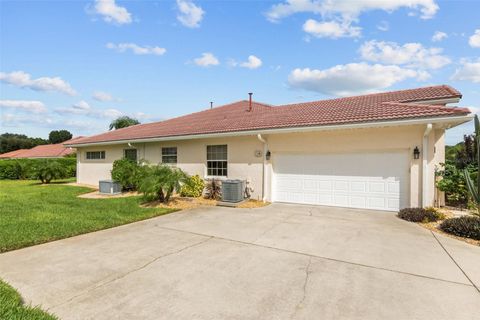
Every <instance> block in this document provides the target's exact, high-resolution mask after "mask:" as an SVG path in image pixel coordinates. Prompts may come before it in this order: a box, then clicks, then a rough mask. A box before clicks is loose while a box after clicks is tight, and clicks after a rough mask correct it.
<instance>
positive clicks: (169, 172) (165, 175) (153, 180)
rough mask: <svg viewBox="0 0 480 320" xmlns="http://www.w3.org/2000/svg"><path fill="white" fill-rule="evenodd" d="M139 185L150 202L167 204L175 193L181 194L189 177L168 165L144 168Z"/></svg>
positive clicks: (139, 188)
mask: <svg viewBox="0 0 480 320" xmlns="http://www.w3.org/2000/svg"><path fill="white" fill-rule="evenodd" d="M142 171H143V172H142V174H141V178H140V182H139V185H138V190H139V191H140V192H143V194H144V197H145V198H146V199H149V200H159V201H160V202H163V203H167V202H168V201H169V200H170V197H171V196H172V194H173V193H174V192H179V191H180V189H181V187H182V185H183V184H184V183H185V182H186V181H187V179H188V176H187V174H186V173H185V172H183V171H182V170H180V169H178V168H172V167H171V166H167V165H155V166H144V167H143V168H142Z"/></svg>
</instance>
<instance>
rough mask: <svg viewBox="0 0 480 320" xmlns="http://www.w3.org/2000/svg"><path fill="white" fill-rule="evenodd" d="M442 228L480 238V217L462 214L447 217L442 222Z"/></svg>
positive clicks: (457, 233)
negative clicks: (455, 216) (460, 215)
mask: <svg viewBox="0 0 480 320" xmlns="http://www.w3.org/2000/svg"><path fill="white" fill-rule="evenodd" d="M440 229H442V230H443V231H445V232H447V233H451V234H454V235H456V236H459V237H466V238H471V239H475V240H480V217H476V216H462V217H458V218H451V219H447V220H445V221H443V222H442V223H441V224H440Z"/></svg>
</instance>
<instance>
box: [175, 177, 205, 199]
mask: <svg viewBox="0 0 480 320" xmlns="http://www.w3.org/2000/svg"><path fill="white" fill-rule="evenodd" d="M204 188H205V182H204V181H203V179H202V178H200V176H199V175H198V174H197V175H194V176H193V177H189V178H188V179H187V181H185V184H184V185H183V186H182V188H181V189H180V195H181V196H182V197H195V198H197V197H200V196H201V195H202V193H203V189H204Z"/></svg>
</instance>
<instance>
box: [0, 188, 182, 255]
mask: <svg viewBox="0 0 480 320" xmlns="http://www.w3.org/2000/svg"><path fill="white" fill-rule="evenodd" d="M90 191H92V190H91V189H89V188H84V187H76V186H68V185H62V184H58V183H54V184H51V185H40V184H39V183H37V182H34V181H11V180H2V181H0V252H5V251H9V250H14V249H19V248H23V247H28V246H32V245H35V244H40V243H44V242H48V241H52V240H57V239H62V238H67V237H71V236H75V235H79V234H82V233H87V232H92V231H96V230H101V229H106V228H111V227H115V226H119V225H122V224H126V223H130V222H134V221H139V220H144V219H148V218H152V217H155V216H159V215H162V214H166V213H169V212H172V211H174V210H172V209H166V208H142V207H140V206H139V204H140V202H141V199H140V198H139V197H129V198H115V199H82V198H77V195H79V194H82V193H86V192H90Z"/></svg>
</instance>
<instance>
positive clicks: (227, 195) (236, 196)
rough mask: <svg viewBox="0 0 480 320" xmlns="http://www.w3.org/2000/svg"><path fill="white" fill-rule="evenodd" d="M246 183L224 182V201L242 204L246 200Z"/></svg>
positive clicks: (237, 181)
mask: <svg viewBox="0 0 480 320" xmlns="http://www.w3.org/2000/svg"><path fill="white" fill-rule="evenodd" d="M244 190H245V182H244V181H242V180H224V181H222V201H224V202H240V201H242V200H243V199H244V197H243V195H244Z"/></svg>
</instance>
